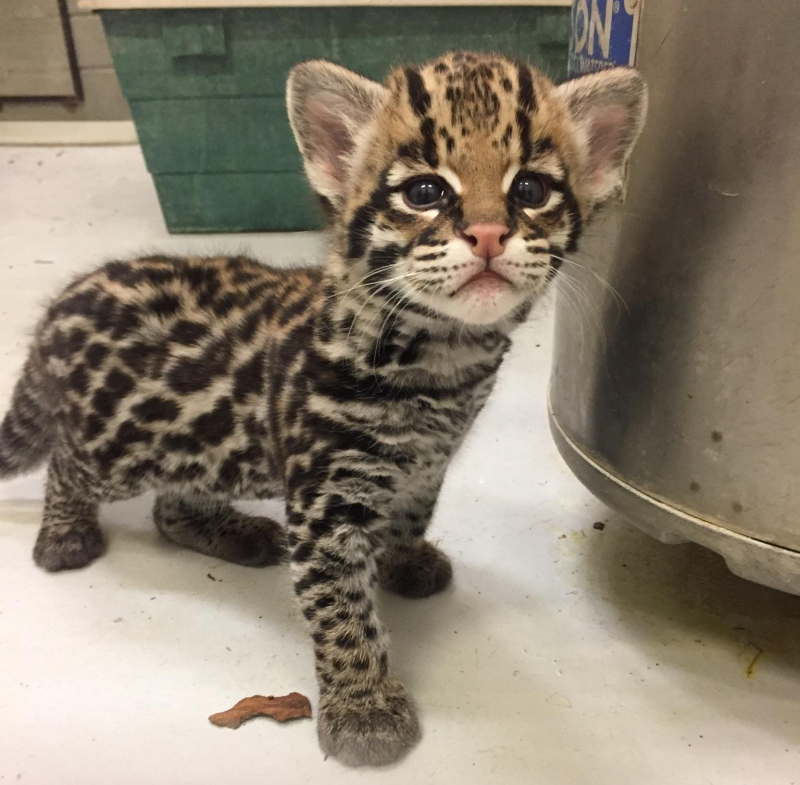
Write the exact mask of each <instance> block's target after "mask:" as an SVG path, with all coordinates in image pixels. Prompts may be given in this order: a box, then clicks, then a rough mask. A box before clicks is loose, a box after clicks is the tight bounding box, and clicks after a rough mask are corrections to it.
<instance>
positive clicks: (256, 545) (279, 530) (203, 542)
mask: <svg viewBox="0 0 800 785" xmlns="http://www.w3.org/2000/svg"><path fill="white" fill-rule="evenodd" d="M153 518H154V520H155V523H156V526H157V527H158V530H159V531H160V532H161V534H163V535H164V537H165V538H166V539H168V540H170V541H171V542H174V543H176V544H177V545H182V546H183V547H185V548H191V549H192V550H194V551H199V552H200V553H205V554H207V555H208V556H214V557H216V558H217V559H224V560H225V561H231V562H235V563H236V564H244V565H245V566H248V567H267V566H269V565H272V564H278V562H280V561H282V560H283V558H284V556H285V554H286V535H285V533H284V531H283V527H282V526H281V525H280V524H279V523H277V522H275V521H273V520H272V519H271V518H257V517H252V516H250V515H245V514H244V513H241V512H239V511H238V510H235V509H234V508H233V507H231V506H229V505H227V504H225V503H224V502H217V501H214V500H210V499H204V498H198V497H182V496H172V495H162V496H159V497H158V498H157V499H156V503H155V507H154V509H153Z"/></svg>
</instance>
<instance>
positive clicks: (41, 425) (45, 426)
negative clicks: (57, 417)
mask: <svg viewBox="0 0 800 785" xmlns="http://www.w3.org/2000/svg"><path fill="white" fill-rule="evenodd" d="M53 431H54V421H53V415H52V412H51V411H50V410H49V409H48V407H47V404H46V403H45V401H44V379H43V377H42V371H41V368H39V367H38V364H37V363H36V362H35V361H34V359H33V358H32V357H31V358H29V359H28V361H27V362H26V363H25V367H24V368H23V371H22V378H20V380H19V381H18V382H17V386H16V387H15V388H14V395H13V396H12V398H11V409H10V410H9V411H8V413H7V414H6V416H5V418H4V419H3V424H2V425H0V479H1V478H4V477H13V476H14V475H16V474H23V473H24V472H29V471H31V470H32V469H35V468H36V467H37V466H39V464H41V463H42V462H43V461H44V460H45V459H46V458H47V456H48V455H49V454H50V450H51V447H52V443H53Z"/></svg>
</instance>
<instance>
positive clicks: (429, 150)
mask: <svg viewBox="0 0 800 785" xmlns="http://www.w3.org/2000/svg"><path fill="white" fill-rule="evenodd" d="M419 132H420V133H421V134H422V157H423V158H424V159H425V162H426V163H427V164H428V165H429V166H431V167H433V168H434V169H435V168H436V167H437V166H439V153H438V152H437V150H436V123H435V122H434V120H433V118H432V117H426V118H425V119H424V120H423V121H422V122H421V123H420V124H419Z"/></svg>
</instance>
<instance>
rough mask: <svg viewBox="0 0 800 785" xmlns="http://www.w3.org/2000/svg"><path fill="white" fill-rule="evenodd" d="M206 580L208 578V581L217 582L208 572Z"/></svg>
mask: <svg viewBox="0 0 800 785" xmlns="http://www.w3.org/2000/svg"><path fill="white" fill-rule="evenodd" d="M206 578H208V579H209V580H212V581H215V582H216V580H217V579H216V578H215V577H214V576H213V575H212V574H211V573H210V572H209V573H208V574H207V575H206Z"/></svg>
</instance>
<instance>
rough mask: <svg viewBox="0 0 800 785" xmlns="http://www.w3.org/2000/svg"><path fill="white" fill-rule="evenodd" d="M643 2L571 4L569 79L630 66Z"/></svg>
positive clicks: (600, 0) (589, 0)
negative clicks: (618, 66)
mask: <svg viewBox="0 0 800 785" xmlns="http://www.w3.org/2000/svg"><path fill="white" fill-rule="evenodd" d="M642 2H643V0H574V2H573V3H572V32H571V34H570V42H569V75H570V76H571V77H572V76H580V75H581V74H586V73H589V72H591V71H599V70H600V69H602V68H608V67H609V66H614V65H633V64H634V60H635V56H636V32H637V29H638V25H639V12H640V11H641V6H642Z"/></svg>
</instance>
